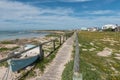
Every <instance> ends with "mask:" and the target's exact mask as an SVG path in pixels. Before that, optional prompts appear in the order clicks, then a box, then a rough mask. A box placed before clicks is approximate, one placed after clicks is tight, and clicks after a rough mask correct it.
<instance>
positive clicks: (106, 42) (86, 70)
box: [78, 31, 120, 80]
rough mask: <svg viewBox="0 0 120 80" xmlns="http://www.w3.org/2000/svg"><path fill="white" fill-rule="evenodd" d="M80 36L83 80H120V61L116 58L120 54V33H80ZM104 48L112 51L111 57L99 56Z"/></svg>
mask: <svg viewBox="0 0 120 80" xmlns="http://www.w3.org/2000/svg"><path fill="white" fill-rule="evenodd" d="M78 36H79V44H80V45H81V46H80V71H81V73H82V75H83V80H120V60H118V59H116V58H115V57H119V56H116V55H115V54H120V33H119V32H88V31H80V32H79V33H78ZM104 48H109V49H111V50H112V51H111V55H109V56H99V55H97V53H99V52H101V51H103V50H104ZM92 49H93V50H92ZM103 54H104V53H103Z"/></svg>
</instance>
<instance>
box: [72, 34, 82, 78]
mask: <svg viewBox="0 0 120 80" xmlns="http://www.w3.org/2000/svg"><path fill="white" fill-rule="evenodd" d="M75 35H76V37H75V40H76V41H75V58H74V67H73V80H82V74H80V55H79V45H78V44H79V42H78V35H77V33H75Z"/></svg>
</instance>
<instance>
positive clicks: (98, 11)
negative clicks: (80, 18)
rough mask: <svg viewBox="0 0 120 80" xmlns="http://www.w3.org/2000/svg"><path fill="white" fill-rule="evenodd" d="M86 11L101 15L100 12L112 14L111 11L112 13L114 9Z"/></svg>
mask: <svg viewBox="0 0 120 80" xmlns="http://www.w3.org/2000/svg"><path fill="white" fill-rule="evenodd" d="M86 13H88V14H98V15H101V14H112V13H114V11H112V10H96V11H87V12H86Z"/></svg>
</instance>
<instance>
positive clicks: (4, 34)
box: [0, 31, 48, 41]
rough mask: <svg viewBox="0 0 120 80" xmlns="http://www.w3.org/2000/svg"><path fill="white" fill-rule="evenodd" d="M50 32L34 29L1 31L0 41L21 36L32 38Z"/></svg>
mask: <svg viewBox="0 0 120 80" xmlns="http://www.w3.org/2000/svg"><path fill="white" fill-rule="evenodd" d="M47 34H48V33H37V32H32V31H0V41H2V40H13V39H21V38H32V37H41V36H45V35H47Z"/></svg>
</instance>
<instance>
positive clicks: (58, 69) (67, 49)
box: [36, 36, 74, 80]
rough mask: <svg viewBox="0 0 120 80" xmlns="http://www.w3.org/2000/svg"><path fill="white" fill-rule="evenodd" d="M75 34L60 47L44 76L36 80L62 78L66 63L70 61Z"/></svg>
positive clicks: (57, 79) (58, 79) (59, 79)
mask: <svg viewBox="0 0 120 80" xmlns="http://www.w3.org/2000/svg"><path fill="white" fill-rule="evenodd" d="M73 42H74V36H72V37H71V38H69V39H68V40H67V41H66V42H65V43H64V44H63V45H62V47H61V48H60V49H59V51H58V53H57V55H56V57H55V59H54V60H53V62H52V63H51V64H50V65H49V66H48V68H47V69H46V71H45V73H44V74H43V75H42V77H40V78H37V79H36V80H61V75H62V72H63V70H64V68H65V64H66V63H67V62H68V61H70V58H71V55H72V51H73Z"/></svg>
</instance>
